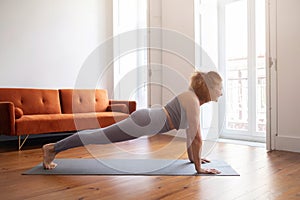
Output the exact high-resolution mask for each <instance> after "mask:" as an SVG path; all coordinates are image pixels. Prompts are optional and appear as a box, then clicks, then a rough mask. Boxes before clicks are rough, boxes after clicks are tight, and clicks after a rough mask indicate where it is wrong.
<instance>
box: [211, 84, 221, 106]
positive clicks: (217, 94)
mask: <svg viewBox="0 0 300 200" xmlns="http://www.w3.org/2000/svg"><path fill="white" fill-rule="evenodd" d="M222 89H223V86H222V82H220V83H219V84H217V85H216V86H215V87H214V88H213V89H212V90H211V94H210V97H211V100H212V101H215V102H218V99H219V97H221V96H222V95H223V93H222Z"/></svg>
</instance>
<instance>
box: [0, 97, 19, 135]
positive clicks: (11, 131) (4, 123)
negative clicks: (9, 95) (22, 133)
mask: <svg viewBox="0 0 300 200" xmlns="http://www.w3.org/2000/svg"><path fill="white" fill-rule="evenodd" d="M14 109H15V107H14V104H13V103H12V102H0V134H2V135H15V111H14Z"/></svg>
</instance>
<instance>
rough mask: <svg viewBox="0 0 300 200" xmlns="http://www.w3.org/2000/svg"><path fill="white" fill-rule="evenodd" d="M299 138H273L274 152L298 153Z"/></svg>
mask: <svg viewBox="0 0 300 200" xmlns="http://www.w3.org/2000/svg"><path fill="white" fill-rule="evenodd" d="M299 144H300V138H294V137H282V136H276V137H275V150H283V151H292V152H299V153H300V145H299Z"/></svg>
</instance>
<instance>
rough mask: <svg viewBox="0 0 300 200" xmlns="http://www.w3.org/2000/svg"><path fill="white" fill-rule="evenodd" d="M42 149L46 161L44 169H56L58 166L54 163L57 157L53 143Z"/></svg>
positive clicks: (44, 161)
mask: <svg viewBox="0 0 300 200" xmlns="http://www.w3.org/2000/svg"><path fill="white" fill-rule="evenodd" d="M42 149H43V156H44V160H43V167H44V169H54V168H55V167H56V166H57V164H56V163H54V162H53V160H54V158H55V156H56V153H55V150H54V144H53V143H50V144H45V145H44V146H43V148H42Z"/></svg>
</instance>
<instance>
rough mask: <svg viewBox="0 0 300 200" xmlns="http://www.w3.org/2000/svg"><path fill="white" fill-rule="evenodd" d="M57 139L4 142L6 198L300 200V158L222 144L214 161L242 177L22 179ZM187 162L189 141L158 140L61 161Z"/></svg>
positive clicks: (0, 167)
mask: <svg viewBox="0 0 300 200" xmlns="http://www.w3.org/2000/svg"><path fill="white" fill-rule="evenodd" d="M52 140H53V139H50V138H48V139H43V140H41V139H39V140H29V141H28V142H27V143H26V144H25V146H24V148H23V150H22V151H18V150H16V144H17V143H16V142H14V141H11V142H1V143H0V190H1V193H0V199H4V200H9V199H12V200H15V199H38V200H40V199H58V198H59V199H80V200H83V199H84V200H85V199H153V200H154V199H172V200H173V199H209V200H214V199H216V200H219V199H225V200H226V199H242V200H244V199H264V200H265V199H282V200H286V199H298V200H299V199H300V154H299V153H292V152H284V151H272V152H267V151H266V150H265V149H264V148H262V147H253V146H245V145H238V144H228V143H221V142H219V143H217V144H216V145H215V147H214V148H213V150H212V152H211V153H210V154H209V155H208V156H207V158H208V159H220V160H224V161H225V162H227V163H228V164H230V165H231V166H232V167H233V168H234V169H235V170H236V171H237V172H238V173H239V174H240V176H239V177H234V176H230V177H211V176H195V177H186V176H43V175H33V176H30V175H21V173H22V172H24V171H26V170H28V169H30V168H32V167H33V166H35V165H37V164H39V163H40V162H41V160H42V154H41V149H40V147H41V146H42V144H44V143H47V142H52ZM93 157H101V158H137V159H138V158H140V159H142V158H143V159H146V158H162V159H178V158H187V154H186V152H185V141H184V140H183V139H181V138H173V137H171V136H168V135H157V136H154V137H151V138H147V137H142V138H140V139H136V140H132V141H128V142H122V143H118V144H110V145H101V146H100V145H98V146H95V145H90V146H88V147H80V148H76V149H71V150H67V151H65V152H62V153H60V154H59V155H58V156H57V158H93Z"/></svg>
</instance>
